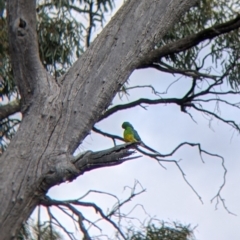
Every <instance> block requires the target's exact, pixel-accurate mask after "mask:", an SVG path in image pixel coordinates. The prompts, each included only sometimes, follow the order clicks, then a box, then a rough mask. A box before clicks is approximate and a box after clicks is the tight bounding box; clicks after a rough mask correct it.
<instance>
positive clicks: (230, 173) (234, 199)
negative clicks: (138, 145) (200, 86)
mask: <svg viewBox="0 0 240 240" xmlns="http://www.w3.org/2000/svg"><path fill="white" fill-rule="evenodd" d="M119 2H120V1H119ZM209 64H210V63H209ZM177 77H179V76H176V77H173V76H171V75H167V74H162V73H159V72H158V71H156V70H138V71H135V72H134V73H133V74H132V75H131V77H130V85H131V86H136V85H150V84H151V85H153V86H154V87H155V88H156V90H157V91H159V92H164V91H165V90H166V88H167V87H168V85H169V84H170V83H171V82H173V81H174V80H175V79H176V78H177ZM189 83H190V82H189V79H181V81H179V82H178V83H176V84H175V85H173V86H172V87H171V88H170V90H169V91H168V94H165V95H162V97H180V96H182V95H183V94H184V93H185V92H186V90H187V89H188V88H189ZM225 87H226V86H225ZM140 97H145V98H156V96H154V95H153V94H152V92H151V90H150V89H147V88H144V89H142V90H137V89H136V90H132V91H131V92H130V96H128V98H126V97H124V98H123V99H122V100H120V99H119V98H118V96H116V98H115V99H114V101H113V104H119V103H120V104H123V103H126V102H129V101H132V100H136V99H138V98H140ZM229 100H232V101H234V102H237V101H240V96H235V97H232V96H230V97H229ZM213 107H214V106H212V105H209V108H210V109H211V108H213ZM190 112H191V114H192V116H193V117H194V119H195V121H196V122H197V123H195V122H194V121H192V119H191V118H190V117H189V115H187V114H185V113H183V112H181V111H180V108H179V107H178V106H175V105H156V106H149V107H148V110H144V109H143V108H141V107H136V108H132V109H129V110H126V111H121V112H118V113H116V114H114V115H112V116H110V117H109V118H108V119H106V120H104V121H102V122H100V123H97V124H96V127H97V128H99V129H101V130H102V131H105V132H108V133H111V134H115V135H118V136H122V133H123V129H122V128H121V124H122V122H124V121H129V122H131V123H132V125H133V126H134V127H135V129H136V130H137V131H138V133H139V135H140V136H141V138H142V140H143V141H144V143H145V144H147V145H149V146H151V147H152V148H154V149H156V150H157V151H159V152H160V153H168V152H170V151H172V150H173V149H174V148H175V147H176V146H177V145H178V144H179V143H181V142H184V141H188V142H194V143H201V145H202V148H203V149H204V150H207V151H209V152H211V153H216V154H219V155H221V156H223V157H224V159H225V166H226V168H227V177H226V185H225V186H224V188H223V190H222V196H223V197H224V199H225V203H226V205H227V207H228V208H229V210H230V211H231V212H233V213H235V214H236V215H237V216H234V215H231V214H229V213H227V211H226V210H225V209H224V208H223V207H222V204H221V203H220V204H219V206H218V210H215V204H216V202H213V203H211V202H210V200H211V199H212V198H213V197H214V196H215V195H216V194H217V192H218V190H219V187H220V186H221V184H222V182H223V173H224V171H223V168H222V166H221V159H219V158H215V157H210V156H207V155H203V159H204V161H205V163H202V161H201V158H200V156H199V153H198V149H197V148H191V147H187V146H186V147H183V148H182V149H181V150H179V151H178V152H177V153H176V154H175V155H173V156H172V157H171V158H169V159H175V160H180V159H181V162H180V165H181V168H182V169H183V171H184V172H185V173H186V178H187V180H188V181H189V182H190V183H191V184H192V186H193V187H194V189H195V190H196V191H197V192H198V194H199V195H200V196H201V197H202V201H203V204H202V203H201V202H200V201H199V199H198V197H197V196H196V194H195V193H194V192H193V191H192V189H191V188H190V187H189V186H188V185H187V184H186V182H184V179H183V177H182V175H181V173H180V171H179V169H177V167H176V166H175V165H174V164H170V163H168V164H164V166H165V167H167V170H165V169H163V168H162V167H161V166H160V165H159V164H158V163H157V162H156V161H155V160H153V159H150V158H148V157H145V156H143V157H141V158H139V159H136V160H133V161H129V162H126V163H124V164H122V165H119V166H115V167H111V168H105V169H98V170H94V171H91V172H88V173H85V174H84V175H83V176H81V177H79V178H78V179H77V180H75V181H73V182H72V183H65V184H61V185H60V186H57V187H54V188H52V189H50V191H49V193H48V194H49V195H50V196H51V197H53V198H55V199H70V198H77V197H79V196H81V195H83V194H84V193H86V192H87V191H88V190H90V189H94V190H101V191H106V192H110V193H113V194H116V195H117V196H119V198H120V199H123V198H124V197H126V196H127V193H128V191H127V190H126V191H123V190H124V186H133V184H134V181H135V180H138V181H139V182H140V183H141V185H142V186H143V187H144V188H146V189H147V191H146V192H145V193H143V194H141V195H140V196H138V197H136V198H135V199H134V200H133V201H132V202H130V203H129V204H127V205H126V206H125V207H124V209H123V210H124V211H126V212H127V211H128V210H129V209H131V208H132V207H133V206H134V205H136V204H142V205H143V206H144V208H145V210H146V212H147V213H148V214H150V215H151V216H155V217H156V218H158V219H160V220H165V221H179V222H181V223H183V224H191V225H192V226H197V228H196V229H195V231H194V233H195V236H196V238H197V239H199V240H206V239H211V240H226V239H231V240H238V239H240V228H239V225H240V204H239V202H240V190H239V184H240V174H239V172H240V161H239V160H240V158H239V145H240V138H239V134H238V133H236V132H234V131H233V130H232V129H231V128H230V127H229V126H227V125H226V124H223V123H221V122H220V121H213V122H212V123H211V128H210V127H209V121H208V119H207V118H206V117H205V116H203V115H202V114H200V113H197V112H196V111H193V110H191V111H190ZM221 116H222V117H225V118H226V119H229V120H230V119H234V120H236V122H237V123H239V120H238V119H240V118H239V117H240V110H237V109H230V108H228V107H226V106H221ZM118 143H119V144H120V143H121V142H118ZM112 146H113V142H112V141H111V139H108V138H106V137H102V136H100V135H99V134H94V133H92V134H91V135H89V136H88V137H87V138H86V139H85V141H84V143H83V144H82V145H81V146H80V147H79V151H80V152H84V151H86V150H92V151H95V150H103V149H107V148H110V147H112ZM86 200H88V201H91V202H94V203H96V204H98V205H99V206H101V207H102V208H103V209H104V210H106V209H108V208H111V206H112V205H113V204H114V200H113V199H112V198H110V197H102V196H100V195H97V194H92V195H90V197H88V198H86ZM83 213H84V214H85V216H86V217H88V216H90V218H96V215H95V213H94V211H92V210H83ZM57 215H58V216H60V214H59V213H57ZM132 216H136V217H138V218H140V219H141V220H144V219H145V218H147V215H146V214H145V213H144V211H143V210H142V209H141V208H140V207H138V208H136V209H135V210H134V212H133V214H132ZM61 221H62V222H63V223H64V224H65V225H66V226H68V227H69V228H71V229H72V231H75V230H74V227H73V226H72V225H71V222H70V221H69V219H67V218H66V217H61ZM102 226H107V227H104V231H105V233H112V232H113V229H112V228H109V225H102ZM94 233H95V234H100V233H99V232H97V231H95V230H94Z"/></svg>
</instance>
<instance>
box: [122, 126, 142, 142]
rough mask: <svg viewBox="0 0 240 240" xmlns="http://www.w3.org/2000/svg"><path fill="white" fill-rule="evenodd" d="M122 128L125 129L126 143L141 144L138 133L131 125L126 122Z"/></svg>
mask: <svg viewBox="0 0 240 240" xmlns="http://www.w3.org/2000/svg"><path fill="white" fill-rule="evenodd" d="M122 128H123V129H125V130H124V132H123V138H124V140H125V142H141V138H140V136H139V135H138V132H137V131H136V130H135V129H134V127H133V126H132V124H131V123H129V122H124V123H123V124H122Z"/></svg>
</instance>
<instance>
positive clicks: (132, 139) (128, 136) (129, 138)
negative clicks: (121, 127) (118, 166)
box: [124, 134, 137, 142]
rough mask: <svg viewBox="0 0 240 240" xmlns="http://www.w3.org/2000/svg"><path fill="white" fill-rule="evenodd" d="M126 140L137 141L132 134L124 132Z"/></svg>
mask: <svg viewBox="0 0 240 240" xmlns="http://www.w3.org/2000/svg"><path fill="white" fill-rule="evenodd" d="M124 140H125V142H137V140H136V139H135V138H134V136H133V135H132V134H124Z"/></svg>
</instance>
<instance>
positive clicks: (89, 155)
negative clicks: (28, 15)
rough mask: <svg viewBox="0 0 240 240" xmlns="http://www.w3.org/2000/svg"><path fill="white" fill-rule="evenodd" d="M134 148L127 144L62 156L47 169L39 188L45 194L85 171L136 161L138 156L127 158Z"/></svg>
mask: <svg viewBox="0 0 240 240" xmlns="http://www.w3.org/2000/svg"><path fill="white" fill-rule="evenodd" d="M135 146H136V143H128V144H122V145H118V146H116V147H113V148H110V149H107V150H103V151H99V152H92V151H87V152H85V153H81V154H79V155H77V156H76V157H72V156H66V155H63V156H62V161H60V162H58V163H57V164H56V165H55V166H53V167H52V168H51V169H49V171H48V173H47V174H46V175H45V176H44V177H43V179H41V183H40V187H39V188H40V189H41V190H42V191H43V192H46V191H47V189H49V188H50V187H51V186H54V185H56V184H60V183H62V182H64V181H67V180H68V181H72V180H74V179H76V178H77V177H78V176H80V175H82V174H84V173H85V172H86V171H91V170H93V169H97V168H102V167H110V166H115V165H119V164H121V163H123V162H125V161H129V160H132V159H136V158H138V157H139V156H134V157H129V156H130V155H132V154H133V153H135V151H131V150H129V149H130V148H135ZM69 160H71V162H70V161H69Z"/></svg>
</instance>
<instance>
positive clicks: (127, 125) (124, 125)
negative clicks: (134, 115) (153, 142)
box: [122, 122, 133, 129]
mask: <svg viewBox="0 0 240 240" xmlns="http://www.w3.org/2000/svg"><path fill="white" fill-rule="evenodd" d="M127 127H131V128H133V126H132V124H131V123H130V122H124V123H123V124H122V128H124V129H126V128H127Z"/></svg>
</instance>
